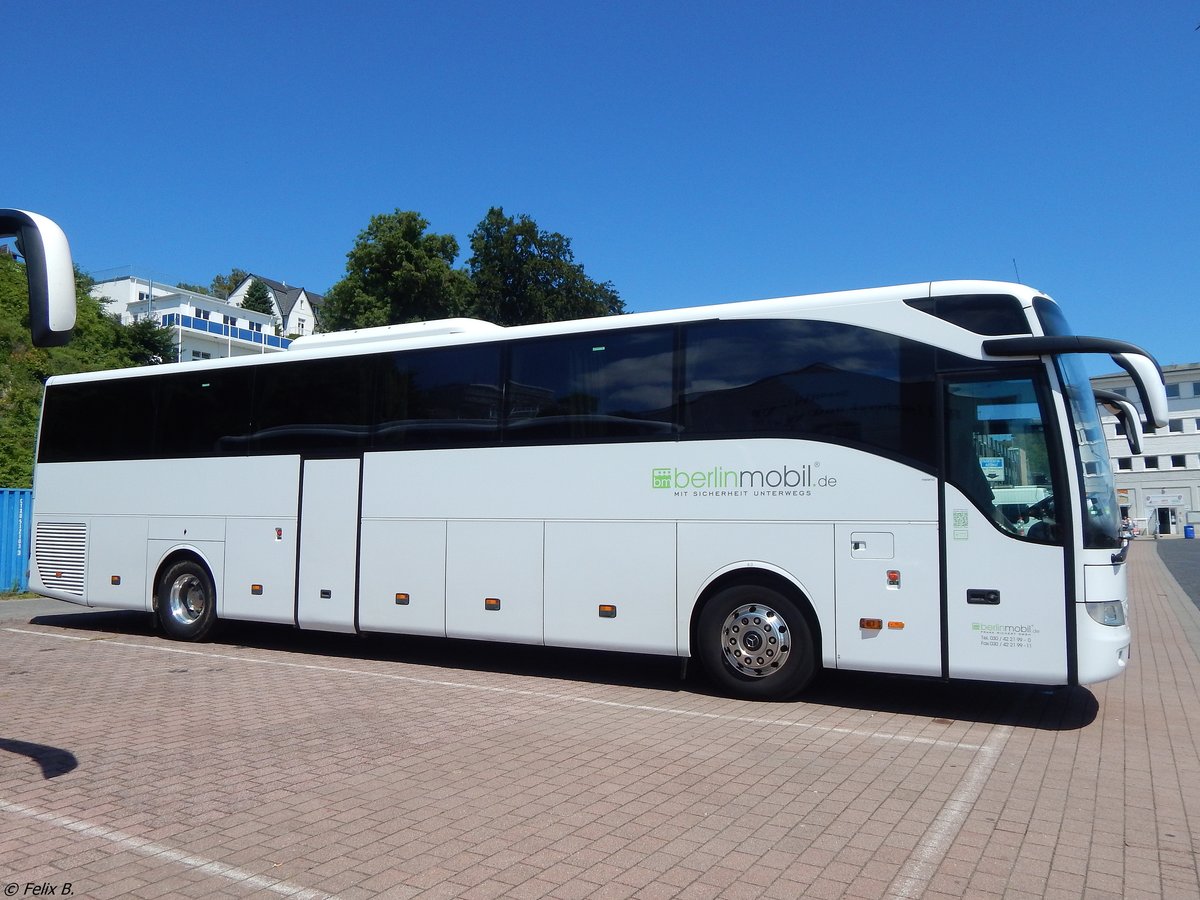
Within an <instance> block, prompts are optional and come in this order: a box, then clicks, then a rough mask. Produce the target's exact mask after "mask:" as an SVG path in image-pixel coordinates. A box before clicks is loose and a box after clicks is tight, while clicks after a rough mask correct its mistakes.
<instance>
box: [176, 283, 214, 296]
mask: <svg viewBox="0 0 1200 900" xmlns="http://www.w3.org/2000/svg"><path fill="white" fill-rule="evenodd" d="M175 287H177V288H183V289H184V290H185V291H194V292H195V293H197V294H207V293H209V290H208V288H206V287H204V286H203V285H199V284H188V283H187V282H186V281H181V282H179V283H178V284H176V285H175Z"/></svg>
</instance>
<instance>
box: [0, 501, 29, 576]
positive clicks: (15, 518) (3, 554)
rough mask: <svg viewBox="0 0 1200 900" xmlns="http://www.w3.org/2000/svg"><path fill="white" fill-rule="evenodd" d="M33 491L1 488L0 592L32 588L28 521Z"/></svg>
mask: <svg viewBox="0 0 1200 900" xmlns="http://www.w3.org/2000/svg"><path fill="white" fill-rule="evenodd" d="M32 508H33V491H31V490H29V489H27V488H0V592H4V591H27V590H29V571H28V569H29V522H30V511H31V510H32Z"/></svg>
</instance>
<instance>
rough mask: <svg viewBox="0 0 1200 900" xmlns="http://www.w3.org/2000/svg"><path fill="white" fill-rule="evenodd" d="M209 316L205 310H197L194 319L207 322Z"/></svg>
mask: <svg viewBox="0 0 1200 900" xmlns="http://www.w3.org/2000/svg"><path fill="white" fill-rule="evenodd" d="M210 315H212V314H211V313H210V312H209V311H208V310H207V309H197V310H196V318H197V319H203V320H204V321H205V322H207V321H208V318H209V316H210Z"/></svg>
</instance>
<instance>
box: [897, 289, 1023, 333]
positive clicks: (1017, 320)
mask: <svg viewBox="0 0 1200 900" xmlns="http://www.w3.org/2000/svg"><path fill="white" fill-rule="evenodd" d="M904 302H905V303H907V304H908V305H909V306H911V307H912V308H913V309H919V310H921V312H925V313H929V315H931V316H937V317H938V318H939V319H942V320H943V321H946V322H949V323H951V324H952V325H957V326H958V327H959V328H965V329H967V331H973V332H975V333H976V334H1029V333H1030V329H1029V322H1028V320H1027V319H1026V318H1025V310H1023V309H1022V308H1021V302H1020V301H1019V300H1018V299H1017V298H1016V297H1011V296H1008V295H997V294H963V295H960V296H956V297H921V298H918V299H915V300H905V301H904Z"/></svg>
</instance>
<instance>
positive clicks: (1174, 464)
mask: <svg viewBox="0 0 1200 900" xmlns="http://www.w3.org/2000/svg"><path fill="white" fill-rule="evenodd" d="M1186 466H1187V457H1186V456H1185V455H1184V454H1182V453H1179V454H1176V455H1174V456H1172V457H1171V468H1172V469H1182V468H1184V467H1186Z"/></svg>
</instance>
